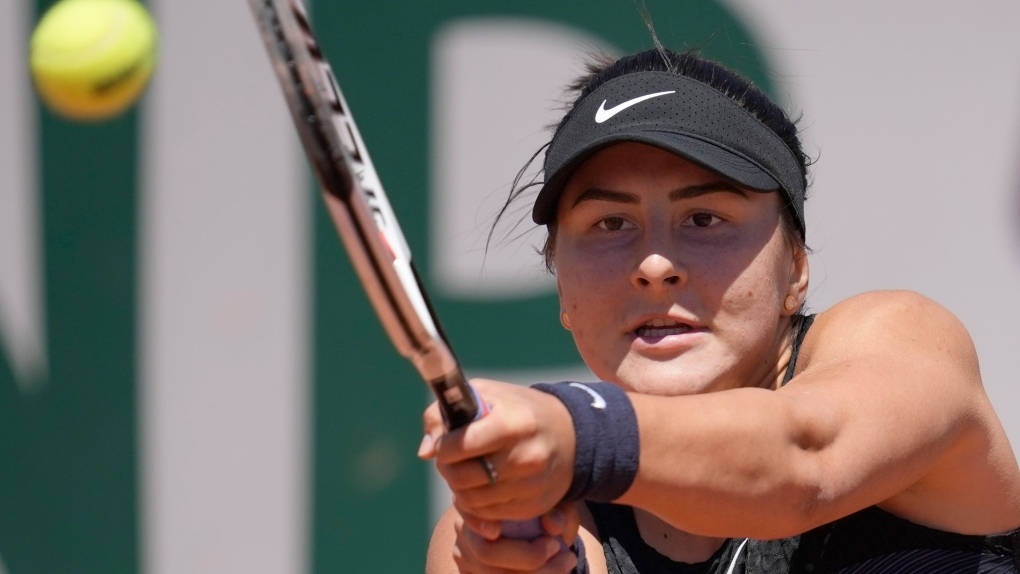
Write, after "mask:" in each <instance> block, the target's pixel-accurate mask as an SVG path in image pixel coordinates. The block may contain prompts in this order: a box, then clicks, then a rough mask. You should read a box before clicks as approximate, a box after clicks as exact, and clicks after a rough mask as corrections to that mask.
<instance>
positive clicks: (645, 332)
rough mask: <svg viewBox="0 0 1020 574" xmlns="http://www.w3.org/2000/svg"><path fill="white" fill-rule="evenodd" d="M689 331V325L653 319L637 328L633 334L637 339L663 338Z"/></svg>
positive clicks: (669, 320) (670, 320)
mask: <svg viewBox="0 0 1020 574" xmlns="http://www.w3.org/2000/svg"><path fill="white" fill-rule="evenodd" d="M690 330H691V326H690V325H685V324H683V323H680V322H679V321H674V320H672V319H654V320H652V321H649V322H648V323H646V324H645V325H642V326H641V327H638V328H637V329H636V330H635V333H636V334H637V335H638V336H639V337H665V336H667V335H677V334H680V333H686V332H688V331H690Z"/></svg>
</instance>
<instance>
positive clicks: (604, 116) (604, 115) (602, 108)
mask: <svg viewBox="0 0 1020 574" xmlns="http://www.w3.org/2000/svg"><path fill="white" fill-rule="evenodd" d="M675 93H676V90H668V91H665V92H655V93H654V94H645V95H643V96H638V97H636V98H631V99H629V100H627V101H625V102H622V103H619V104H616V105H615V106H613V107H611V108H609V109H608V110H607V109H606V100H602V103H601V104H599V109H597V110H595V123H597V124H601V123H602V122H605V121H608V120H609V119H610V118H612V117H613V116H615V115H616V114H618V113H620V112H622V111H623V110H625V109H627V108H629V107H631V106H633V105H636V104H640V103H641V102H643V101H645V100H650V99H652V98H657V97H659V96H665V95H666V94H675Z"/></svg>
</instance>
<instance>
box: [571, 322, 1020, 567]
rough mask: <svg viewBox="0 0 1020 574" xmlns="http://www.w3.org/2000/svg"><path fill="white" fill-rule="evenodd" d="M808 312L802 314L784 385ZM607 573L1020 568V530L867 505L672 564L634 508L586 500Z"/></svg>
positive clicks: (733, 541) (737, 540)
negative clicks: (931, 520)
mask: <svg viewBox="0 0 1020 574" xmlns="http://www.w3.org/2000/svg"><path fill="white" fill-rule="evenodd" d="M813 321H814V316H813V315H811V316H806V317H800V318H799V319H798V322H797V324H796V325H795V326H794V328H795V329H796V330H797V332H796V335H795V337H794V341H793V353H792V356H791V357H790V364H789V365H788V367H787V370H786V375H785V377H784V379H783V384H786V382H787V381H789V380H790V379H792V378H793V373H794V371H795V369H796V366H797V356H798V354H799V353H800V346H801V343H802V342H803V341H804V335H805V334H806V333H807V330H808V328H809V327H810V326H811V323H812V322H813ZM586 504H587V505H588V509H589V510H590V511H591V515H592V517H593V518H594V520H595V526H596V527H597V528H598V536H599V538H600V540H601V541H602V551H603V553H604V554H605V557H606V564H607V565H608V566H609V573H610V574H665V573H669V574H906V573H910V574H1020V529H1017V530H1014V531H1012V532H1009V533H1005V534H1001V535H995V536H972V535H964V534H956V533H953V532H946V531H942V530H936V529H933V528H928V527H925V526H921V525H919V524H914V523H913V522H910V521H908V520H904V519H902V518H899V517H897V516H894V515H892V514H889V513H888V512H886V511H884V510H882V509H880V508H878V507H877V506H872V507H869V508H865V509H864V510H861V511H858V512H855V513H854V514H851V515H849V516H845V517H843V518H840V519H839V520H836V521H833V522H830V523H829V524H825V525H822V526H819V527H818V528H815V529H814V530H810V531H808V532H805V533H803V534H800V535H798V536H792V537H790V538H782V539H779V540H752V539H746V538H731V539H728V540H726V541H725V542H724V543H723V544H722V546H721V547H720V548H719V549H718V550H717V551H716V552H715V554H713V555H712V556H711V557H710V558H709V559H708V560H706V561H704V562H699V563H696V564H687V563H683V562H675V561H673V560H670V559H669V558H667V557H665V556H663V555H662V554H659V553H658V552H657V551H656V550H655V549H654V548H652V547H651V546H649V545H648V544H646V543H645V541H644V540H643V539H642V538H641V534H640V533H639V532H638V528H637V522H636V521H635V520H634V509H633V508H631V507H629V506H622V505H616V504H599V503H594V502H587V503H586Z"/></svg>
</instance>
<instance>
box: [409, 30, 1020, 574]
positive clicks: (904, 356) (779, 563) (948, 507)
mask: <svg viewBox="0 0 1020 574" xmlns="http://www.w3.org/2000/svg"><path fill="white" fill-rule="evenodd" d="M573 88H574V89H576V90H577V92H578V95H577V97H576V100H575V101H574V103H573V105H572V107H571V108H570V110H569V112H568V113H567V114H566V116H565V117H564V118H563V119H562V121H561V122H560V124H559V126H558V127H557V129H556V131H555V134H554V135H553V138H552V140H551V142H550V143H549V145H548V148H547V150H546V155H545V163H544V173H545V178H544V183H543V184H542V187H541V189H540V191H539V193H538V196H537V199H536V200H535V203H534V209H533V218H534V221H535V222H536V223H538V224H542V225H545V226H546V227H547V229H548V232H549V239H548V242H547V244H546V253H545V255H546V259H547V263H548V265H549V266H550V268H551V269H553V270H554V272H555V274H556V279H557V286H558V291H559V298H560V304H561V309H562V315H561V321H562V323H563V326H564V327H565V328H566V329H568V330H570V332H571V333H572V335H573V338H574V341H575V343H576V345H577V348H578V350H579V352H580V354H581V356H582V358H583V359H584V361H585V363H586V364H587V365H588V367H589V368H590V369H591V370H592V372H593V373H594V374H595V375H596V376H597V377H599V378H600V379H601V380H602V381H604V382H600V383H584V384H581V383H567V382H563V383H554V384H543V385H536V386H535V387H532V388H525V387H520V386H516V385H512V384H507V383H500V382H495V381H482V380H479V381H474V384H475V385H477V388H478V390H479V391H480V393H481V394H482V396H484V397H485V399H486V400H487V401H488V402H489V403H490V404H491V406H492V412H491V414H489V415H488V416H487V417H486V418H484V419H482V420H480V421H477V422H475V423H472V424H471V425H468V426H467V427H465V428H463V429H461V430H458V431H456V432H451V433H444V431H443V427H442V423H441V421H440V416H439V413H438V410H437V409H436V408H435V406H434V405H433V406H432V407H430V408H429V409H428V410H427V411H426V413H425V432H426V435H425V439H424V440H423V442H422V446H421V450H420V452H419V454H420V456H422V457H424V458H432V459H435V463H436V465H437V467H438V470H439V472H440V473H441V474H442V476H443V477H444V478H445V480H446V482H447V483H448V484H449V486H450V488H451V490H452V491H453V502H454V505H453V507H452V508H450V509H449V510H448V511H447V512H446V513H445V515H444V516H443V517H442V519H441V520H440V521H439V523H438V524H437V526H436V528H435V532H434V535H433V538H432V541H431V544H430V547H429V557H428V562H427V571H428V572H431V573H447V572H461V573H475V574H482V573H503V572H543V573H553V572H570V571H571V570H572V569H576V570H577V571H578V572H592V573H602V572H611V573H620V574H637V573H643V574H647V573H651V572H684V573H693V572H706V573H725V574H733V573H745V574H777V573H789V572H798V573H799V572H811V573H832V572H841V573H850V572H854V573H880V572H882V573H885V572H910V573H918V572H923V573H931V572H945V573H950V572H952V573H957V572H967V573H984V574H988V573H1007V572H1009V573H1016V572H1020V531H1018V528H1020V471H1018V468H1017V462H1016V459H1015V458H1014V454H1013V451H1012V449H1011V447H1010V445H1009V442H1008V440H1007V437H1006V435H1005V433H1004V431H1003V429H1002V427H1001V425H1000V423H999V421H998V419H997V417H996V414H995V412H994V411H993V409H992V406H991V404H990V403H989V400H988V398H987V396H986V394H985V391H984V390H983V388H982V383H981V376H980V373H979V369H978V360H977V355H976V353H975V349H974V347H973V345H972V343H971V340H970V337H969V335H968V334H967V331H966V330H965V328H964V327H963V325H961V323H960V322H959V321H958V320H957V319H956V318H955V317H954V316H953V315H952V314H951V313H950V312H949V311H947V310H946V309H944V308H943V307H941V306H939V305H938V304H937V303H935V302H934V301H931V300H929V299H926V298H925V297H923V296H921V295H918V294H916V293H911V292H904V291H883V292H872V293H865V294H861V295H858V296H854V297H851V298H849V299H846V300H844V301H841V302H839V303H837V304H836V305H834V306H832V307H831V308H829V309H827V310H824V311H822V312H819V313H817V314H805V313H804V309H805V296H806V293H807V289H808V260H807V249H806V246H805V236H806V235H805V231H806V225H805V221H804V199H805V190H806V187H807V164H808V162H807V161H806V158H805V154H804V153H803V151H802V150H801V144H800V142H799V140H798V135H797V129H796V127H795V125H794V124H793V123H792V122H791V121H790V120H789V119H788V117H787V116H786V115H785V114H784V113H783V112H782V111H781V110H780V109H779V108H778V107H777V106H776V105H775V104H773V103H772V102H771V101H770V100H769V99H768V98H767V97H766V96H764V95H763V94H762V93H761V92H759V91H758V90H757V89H755V88H754V87H753V86H752V85H751V84H750V83H749V82H748V81H747V80H746V79H744V78H742V77H740V76H739V75H737V74H736V73H734V72H732V71H730V70H728V69H726V68H724V67H722V66H720V65H718V64H716V63H713V62H710V61H706V60H703V59H700V58H699V57H696V56H694V55H691V54H678V53H674V52H670V51H667V50H663V49H660V50H651V51H647V52H642V53H638V54H634V55H631V56H627V57H624V58H622V59H620V60H618V61H615V62H606V63H602V64H599V65H597V66H593V67H592V69H591V71H590V74H588V75H586V76H585V77H583V78H581V79H580V80H579V81H578V82H577V83H576V84H575V85H574V86H573ZM861 169H867V166H865V165H862V166H861ZM876 185H880V183H876ZM522 191H523V190H521V189H518V190H517V191H516V192H515V193H514V194H512V196H511V198H510V201H514V200H519V199H520V198H522V197H523V195H522V193H521V192H522ZM889 193H895V190H889ZM880 207H881V206H878V208H880ZM859 224H860V225H859V226H858V228H857V232H859V233H868V222H867V221H861V222H859ZM479 460H481V461H482V462H483V464H479ZM533 516H540V517H541V518H542V525H543V528H544V530H545V532H546V535H544V536H541V537H539V538H537V539H534V540H530V541H527V540H515V539H511V538H508V537H503V536H501V535H500V522H499V521H500V520H503V519H525V518H528V517H533Z"/></svg>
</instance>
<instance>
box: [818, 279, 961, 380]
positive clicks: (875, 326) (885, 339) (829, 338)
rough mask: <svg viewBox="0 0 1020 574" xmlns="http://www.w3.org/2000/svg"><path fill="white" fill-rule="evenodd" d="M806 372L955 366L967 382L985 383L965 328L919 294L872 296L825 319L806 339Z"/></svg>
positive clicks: (847, 303) (847, 302) (840, 306)
mask: <svg viewBox="0 0 1020 574" xmlns="http://www.w3.org/2000/svg"><path fill="white" fill-rule="evenodd" d="M802 352H803V359H802V360H803V361H804V364H803V367H804V368H808V367H809V365H810V364H812V363H814V364H816V365H817V364H819V363H831V362H846V361H854V360H855V359H857V360H871V359H882V360H890V361H909V360H916V359H917V358H918V357H927V358H928V359H930V360H931V361H934V362H936V363H939V364H942V365H945V364H951V365H953V367H954V370H956V371H957V372H958V374H959V375H961V380H966V381H971V382H980V376H979V371H978V362H977V352H976V350H975V348H974V344H973V342H972V340H971V337H970V334H969V333H968V332H967V329H966V328H965V327H964V325H963V323H962V322H961V321H960V320H959V319H958V318H957V317H956V316H955V315H954V314H953V313H952V312H951V311H949V310H948V309H946V308H945V307H944V306H942V305H941V304H939V303H938V302H936V301H934V300H932V299H930V298H928V297H925V296H924V295H921V294H919V293H916V292H913V291H872V292H868V293H862V294H860V295H855V296H853V297H850V298H847V299H844V300H842V301H840V302H838V303H836V304H835V305H833V306H832V307H831V308H829V309H827V310H825V311H823V312H821V313H819V314H818V315H817V316H816V318H815V321H814V324H813V325H812V326H811V329H810V330H809V331H808V334H807V336H806V337H805V341H804V347H803V351H802Z"/></svg>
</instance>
